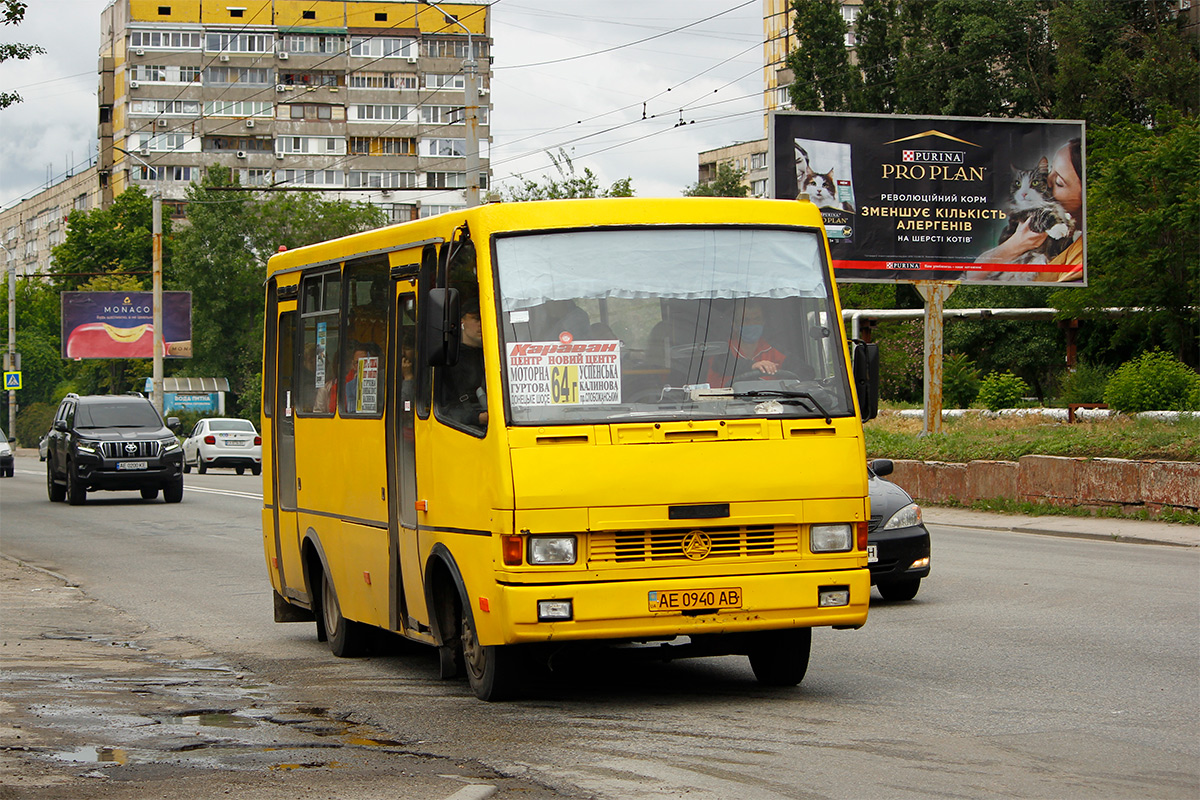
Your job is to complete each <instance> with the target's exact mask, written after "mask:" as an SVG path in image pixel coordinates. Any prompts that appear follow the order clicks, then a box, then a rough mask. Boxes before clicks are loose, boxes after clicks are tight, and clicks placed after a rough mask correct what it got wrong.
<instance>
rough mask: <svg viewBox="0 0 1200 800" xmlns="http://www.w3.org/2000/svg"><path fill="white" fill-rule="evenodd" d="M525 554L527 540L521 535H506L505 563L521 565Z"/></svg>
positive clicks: (509, 565) (510, 565) (507, 564)
mask: <svg viewBox="0 0 1200 800" xmlns="http://www.w3.org/2000/svg"><path fill="white" fill-rule="evenodd" d="M524 556H525V542H524V540H523V539H522V537H520V536H505V537H504V565H505V566H508V567H519V566H521V562H522V561H523V560H524Z"/></svg>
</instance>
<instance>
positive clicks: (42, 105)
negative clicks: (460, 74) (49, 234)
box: [0, 0, 763, 207]
mask: <svg viewBox="0 0 1200 800" xmlns="http://www.w3.org/2000/svg"><path fill="white" fill-rule="evenodd" d="M107 3H108V0H54V2H38V3H30V4H29V8H28V11H27V12H26V18H25V21H24V22H23V23H22V24H21V25H19V26H16V27H5V28H4V29H3V34H4V39H5V40H6V41H20V42H30V43H36V44H40V45H42V46H43V47H45V48H46V50H47V53H46V54H45V55H41V56H35V57H34V58H33V59H31V60H30V61H27V62H13V61H9V62H6V63H5V64H4V65H3V66H2V67H0V85H3V86H4V87H5V89H6V90H10V89H16V90H17V91H19V92H20V93H21V94H22V95H23V96H24V97H25V102H23V103H21V104H18V105H15V106H10V107H9V108H8V109H6V110H4V111H2V112H0V206H4V207H7V206H10V205H12V204H13V203H14V202H16V201H17V200H19V199H20V198H22V197H25V196H28V195H29V194H31V193H33V192H36V191H38V190H39V189H40V188H42V187H43V186H44V185H45V184H46V182H47V174H48V173H49V174H50V175H52V177H53V178H54V179H55V180H58V179H61V178H62V177H63V175H64V172H65V170H66V169H67V165H68V161H70V160H71V157H72V156H73V165H74V168H75V169H79V168H81V167H86V166H87V163H88V158H89V157H90V156H92V155H93V154H94V153H95V146H96V145H95V143H96V120H97V114H98V111H97V107H96V97H95V91H96V84H97V76H96V71H95V70H96V64H97V53H98V49H99V24H100V12H101V11H102V10H103V9H104V7H105V6H106V5H107ZM738 6H740V7H738ZM728 9H736V10H733V11H732V12H731V13H728V14H725V15H723V16H720V17H717V18H716V19H713V20H711V21H708V22H705V23H703V24H702V25H699V26H695V27H691V28H688V29H687V30H684V31H680V32H677V33H671V34H669V35H666V36H661V37H659V38H655V39H653V40H652V41H649V42H646V43H644V44H640V45H636V46H632V47H623V48H620V49H613V50H611V51H610V52H606V53H601V54H598V55H591V56H588V57H584V58H580V57H579V56H583V55H585V54H589V53H596V52H597V51H601V50H606V49H609V48H615V47H618V46H619V45H624V44H627V43H629V42H633V41H635V40H639V39H644V38H647V37H651V36H655V35H656V34H661V33H663V32H665V31H670V30H672V29H675V28H679V27H681V26H684V25H687V24H688V23H691V22H694V21H696V20H700V19H703V18H705V17H708V16H711V15H713V14H717V13H719V12H722V11H725V10H728ZM761 17H762V12H761V3H760V2H759V0H754V2H750V3H748V4H745V5H742V3H741V2H739V0H658V1H657V2H645V0H641V1H640V2H638V1H637V0H607V2H604V3H596V2H578V1H577V2H568V3H563V2H561V1H559V2H552V1H551V0H500V1H499V2H497V3H496V4H495V5H494V6H493V8H492V37H493V40H494V48H493V57H494V65H493V69H494V72H493V78H492V93H491V98H490V99H491V101H492V103H493V112H492V118H491V121H492V128H491V131H492V139H493V145H492V149H491V156H492V169H493V175H494V180H495V181H496V182H497V183H503V182H505V181H506V180H511V179H512V176H513V175H515V174H517V173H520V174H524V175H525V176H526V177H531V178H537V177H539V176H540V175H542V174H543V173H546V172H549V171H550V170H551V169H552V167H551V164H550V161H549V159H548V158H547V156H546V151H557V149H558V148H559V147H565V148H566V149H567V150H568V152H569V153H571V155H572V158H573V159H574V160H575V163H576V166H577V167H578V168H579V169H582V168H583V167H590V168H591V169H592V170H593V171H594V172H595V173H596V174H597V175H598V176H599V178H600V180H601V182H602V183H604V184H606V185H607V184H609V183H612V182H613V181H616V180H618V179H620V178H624V177H631V178H633V185H634V188H635V190H636V191H637V193H638V194H639V195H640V196H678V195H679V193H680V192H681V191H682V190H683V189H684V188H685V187H686V186H688V185H690V184H692V183H694V182H695V180H696V154H697V153H698V152H699V151H701V150H708V149H711V148H714V147H720V146H722V145H725V144H730V143H732V142H734V141H743V140H747V139H755V138H760V137H761V136H762V135H763V133H762V132H763V128H762V116H761V113H759V112H760V110H761V108H762V99H761V92H762V70H761V65H762V48H761V39H762V19H761ZM555 59H569V60H565V61H561V62H559V63H553V64H545V65H540V66H522V65H527V64H536V63H538V62H544V61H552V60H555ZM722 62H725V63H722ZM668 89H669V90H670V91H667V90H668ZM643 103H645V112H646V115H647V117H648V119H645V120H643V119H642V115H643V107H642V104H643ZM681 109H682V111H681ZM681 118H682V119H683V120H684V122H685V123H689V124H686V125H684V126H682V127H676V124H677V123H678V122H679V120H680V119H681Z"/></svg>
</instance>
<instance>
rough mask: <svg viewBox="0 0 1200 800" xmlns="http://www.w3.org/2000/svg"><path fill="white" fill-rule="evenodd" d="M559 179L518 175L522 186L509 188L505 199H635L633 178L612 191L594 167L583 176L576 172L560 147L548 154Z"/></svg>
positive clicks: (586, 170) (624, 179)
mask: <svg viewBox="0 0 1200 800" xmlns="http://www.w3.org/2000/svg"><path fill="white" fill-rule="evenodd" d="M546 155H548V156H549V157H550V162H551V163H552V164H553V165H554V169H555V171H556V172H557V173H558V176H557V177H555V176H553V175H545V174H544V175H542V179H541V180H540V181H536V180H532V179H530V178H526V177H524V176H522V175H518V176H517V178H518V180H520V181H521V185H520V186H517V187H512V188H508V189H505V190H504V192H503V197H504V199H505V200H506V201H508V202H510V203H520V202H524V201H527V200H565V199H573V198H580V197H633V179H632V178H621V179H620V180H618V181H616V182H614V183H613V184H612V185H611V186H609V187H608V189H601V188H600V179H599V178H598V177H596V174H595V173H594V172H592V170H591V168H590V167H584V168H583V174H582V175H581V174H579V173H578V172H576V170H575V162H573V161H572V160H571V156H570V155H569V154H568V153H567V151H566V150H563V149H562V148H559V150H558V153H557V155H556V154H554V153H547V154H546Z"/></svg>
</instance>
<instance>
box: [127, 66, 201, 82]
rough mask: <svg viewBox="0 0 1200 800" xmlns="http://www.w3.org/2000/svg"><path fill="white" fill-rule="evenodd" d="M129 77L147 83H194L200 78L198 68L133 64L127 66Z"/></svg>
mask: <svg viewBox="0 0 1200 800" xmlns="http://www.w3.org/2000/svg"><path fill="white" fill-rule="evenodd" d="M129 77H130V79H131V80H135V81H145V82H147V83H195V82H197V81H199V80H200V68H199V67H175V66H161V67H160V66H152V65H150V64H133V65H131V66H130V67H129Z"/></svg>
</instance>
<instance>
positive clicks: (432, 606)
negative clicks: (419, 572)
mask: <svg viewBox="0 0 1200 800" xmlns="http://www.w3.org/2000/svg"><path fill="white" fill-rule="evenodd" d="M451 588H453V591H454V593H455V594H456V595H457V597H453V596H450V597H448V596H447V595H448V594H449V593H450V589H451ZM455 600H457V601H458V604H459V605H461V607H462V610H463V613H465V614H469V615H470V617H471V624H473V625H474V624H475V609H474V608H472V607H471V601H470V597H469V596H468V595H467V584H466V582H465V581H464V580H463V577H462V571H461V570H460V569H459V568H458V562H457V561H455V560H454V554H453V553H451V552H450V548H448V547H446V545H444V544H442V543H441V542H438V543H437V544H435V545H434V546H433V549H432V550H431V551H430V553H429V558H427V559H426V560H425V607H426V608H427V609H429V627H430V630H431V632H432V633H433V639H434V642H435V643H437V645H438V646H439V647H441V646H444V645H446V644H447V641H448V639H451V638H457V635H456V634H457V628H458V615H457V614H455V613H454V612H455V605H454V602H453V601H455ZM447 601H450V602H447ZM476 629H478V626H476ZM447 634H450V636H449V637H448V636H447Z"/></svg>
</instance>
